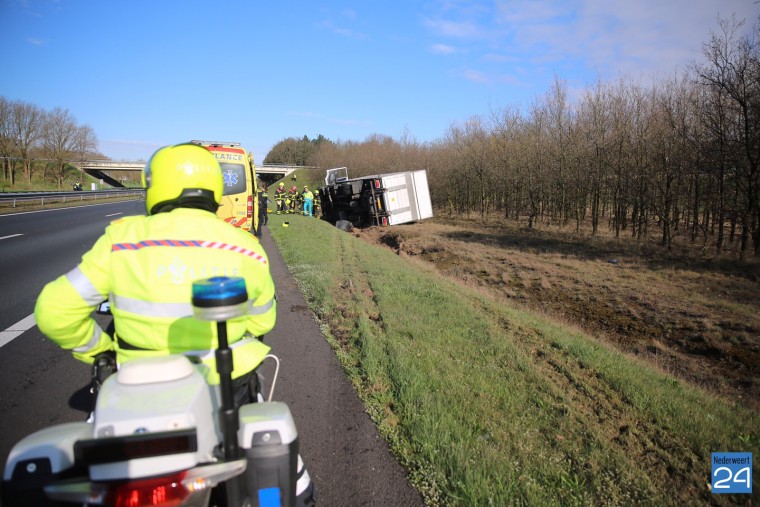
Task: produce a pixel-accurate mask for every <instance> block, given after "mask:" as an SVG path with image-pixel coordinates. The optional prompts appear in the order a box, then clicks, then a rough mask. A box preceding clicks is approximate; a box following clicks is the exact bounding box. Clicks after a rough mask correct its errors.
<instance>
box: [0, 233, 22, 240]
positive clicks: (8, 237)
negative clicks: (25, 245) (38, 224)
mask: <svg viewBox="0 0 760 507" xmlns="http://www.w3.org/2000/svg"><path fill="white" fill-rule="evenodd" d="M16 236H23V234H11V235H10V236H3V237H1V238H0V239H10V238H15V237H16Z"/></svg>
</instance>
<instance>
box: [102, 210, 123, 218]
mask: <svg viewBox="0 0 760 507" xmlns="http://www.w3.org/2000/svg"><path fill="white" fill-rule="evenodd" d="M123 214H124V213H122V212H121V211H120V212H118V213H111V214H110V215H106V217H115V216H117V215H123Z"/></svg>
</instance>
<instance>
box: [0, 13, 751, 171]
mask: <svg viewBox="0 0 760 507" xmlns="http://www.w3.org/2000/svg"><path fill="white" fill-rule="evenodd" d="M732 15H735V16H736V18H737V19H745V20H746V25H745V28H746V29H747V31H749V28H750V27H751V26H752V24H753V23H754V22H755V21H756V20H757V19H758V15H760V2H759V1H755V0H566V1H560V0H557V1H549V0H526V1H520V0H512V1H509V0H505V1H493V0H492V1H480V0H405V1H401V0H398V1H378V0H375V1H372V0H365V1H353V2H350V1H341V0H308V1H305V0H298V1H291V2H286V1H272V0H208V1H200V0H184V1H172V0H150V1H147V0H122V1H118V0H111V1H102V0H0V64H1V67H0V69H2V70H0V72H1V74H0V95H2V96H4V97H6V98H7V99H9V100H21V101H24V102H27V103H31V104H34V105H37V106H39V107H41V108H43V109H45V110H53V109H55V108H61V109H65V110H68V111H69V113H70V114H71V115H72V116H73V117H74V118H75V120H76V121H77V123H78V124H79V125H89V126H90V127H92V129H93V130H94V132H95V134H96V136H97V138H98V144H99V150H100V152H101V153H102V154H104V155H106V156H108V157H110V158H112V159H114V160H120V161H138V160H146V159H148V158H149V157H150V155H151V154H152V153H153V152H154V151H155V150H156V149H158V148H159V147H161V146H164V145H167V144H174V143H179V142H185V141H188V140H191V139H204V140H216V141H236V142H240V143H241V144H242V145H243V146H244V147H245V148H246V149H248V150H250V151H252V152H253V153H254V157H255V161H256V163H258V164H260V163H261V162H262V161H263V159H264V157H265V156H266V154H267V153H268V152H269V150H270V149H271V148H272V147H273V146H274V145H275V144H277V143H278V142H280V141H282V140H283V139H286V138H288V137H295V138H302V137H303V136H307V137H309V138H310V139H313V138H316V137H317V136H318V135H323V136H325V137H326V138H328V139H331V140H333V141H343V142H346V141H357V142H361V141H363V140H365V139H366V138H367V137H369V136H371V135H375V134H379V135H385V136H390V137H393V138H395V139H410V140H413V141H417V142H421V143H427V142H435V141H436V140H440V139H443V138H444V137H445V136H446V132H447V130H448V129H449V127H450V126H451V125H453V124H459V123H461V122H464V121H467V120H468V119H469V118H472V117H489V116H490V114H491V112H493V111H498V110H501V109H504V108H507V107H518V108H523V107H527V106H528V105H529V104H530V103H531V102H533V101H535V100H537V99H540V98H541V97H543V96H544V95H545V94H546V93H547V92H548V91H549V90H550V88H551V86H552V84H553V83H554V82H555V80H556V79H560V80H562V81H563V82H565V83H566V86H567V89H568V90H569V94H570V96H571V98H572V96H573V94H576V95H580V92H581V91H582V90H584V89H587V88H589V87H591V86H593V84H594V83H595V82H597V81H599V80H601V81H605V82H606V81H609V82H613V81H616V80H617V79H620V78H621V77H622V78H625V79H630V80H632V81H634V82H636V83H641V84H643V85H649V84H651V83H653V82H658V81H662V80H664V79H666V78H668V77H671V76H673V75H674V73H680V72H682V71H683V70H685V69H686V68H688V66H689V64H690V63H691V62H694V61H700V59H701V50H702V45H703V44H704V43H706V42H707V41H708V40H709V38H710V34H711V32H716V31H719V26H718V24H717V19H718V17H719V16H720V17H722V18H730V17H731V16H732Z"/></svg>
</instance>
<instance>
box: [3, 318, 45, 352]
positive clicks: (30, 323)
mask: <svg viewBox="0 0 760 507" xmlns="http://www.w3.org/2000/svg"><path fill="white" fill-rule="evenodd" d="M36 324H37V323H36V322H35V321H34V314H31V315H29V316H28V317H26V318H25V319H22V320H20V321H18V322H16V323H15V324H13V325H12V326H11V327H9V328H8V329H6V330H5V331H0V347H2V346H3V345H7V344H8V343H10V342H11V340H13V339H14V338H16V337H17V336H19V335H20V334H21V333H23V332H24V331H28V330H29V329H31V328H32V327H34V326H35V325H36Z"/></svg>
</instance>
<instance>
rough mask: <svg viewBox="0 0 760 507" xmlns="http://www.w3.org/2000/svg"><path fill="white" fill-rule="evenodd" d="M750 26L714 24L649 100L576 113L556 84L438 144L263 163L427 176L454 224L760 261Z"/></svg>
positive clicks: (592, 102)
mask: <svg viewBox="0 0 760 507" xmlns="http://www.w3.org/2000/svg"><path fill="white" fill-rule="evenodd" d="M743 24H744V22H742V21H737V20H736V19H733V18H732V19H720V20H718V26H719V29H718V30H717V31H715V32H713V33H712V34H711V36H710V39H709V41H708V42H707V43H705V44H704V45H703V57H704V58H703V60H702V61H699V62H694V63H692V65H690V67H689V68H688V69H686V70H685V71H683V72H682V73H680V74H675V73H674V75H673V76H672V77H670V78H668V79H665V80H663V81H661V82H657V83H654V84H652V85H651V86H642V85H641V84H638V83H634V82H631V80H629V79H625V78H620V79H618V80H617V81H615V82H602V81H597V82H596V83H594V84H593V85H592V86H589V87H588V88H587V89H585V90H583V91H582V92H581V93H580V95H579V96H578V97H577V98H575V99H574V100H571V99H570V97H569V96H568V91H567V85H566V83H565V82H564V81H562V80H561V79H559V78H556V79H555V82H554V84H553V86H552V87H551V89H550V90H549V91H547V92H546V94H545V95H544V96H541V97H538V98H536V99H535V100H534V101H533V102H532V103H531V104H530V105H529V106H528V107H523V108H520V107H517V106H512V107H506V108H502V109H499V110H493V111H491V113H490V114H489V115H488V116H487V117H472V118H470V119H468V120H466V121H464V122H460V123H454V124H451V125H450V126H449V128H448V130H447V132H446V135H445V136H444V138H443V139H440V140H437V141H435V142H432V143H419V142H417V141H415V140H414V139H413V138H411V137H410V136H409V134H408V133H405V134H404V135H402V136H401V138H400V139H393V138H391V137H388V136H381V135H373V136H370V137H368V138H367V139H365V140H364V141H362V142H355V141H345V142H342V141H338V142H332V141H330V140H328V139H325V138H324V137H322V136H320V138H319V139H320V141H319V143H317V142H316V140H309V139H308V138H307V137H306V136H304V138H303V139H300V140H296V139H293V138H291V139H289V140H286V141H285V142H283V143H284V145H283V146H280V145H278V146H275V148H273V150H272V152H270V154H269V155H268V156H267V160H269V161H271V162H270V163H295V161H294V160H286V157H287V154H288V153H295V152H298V153H300V154H301V155H302V158H301V159H299V160H302V161H303V165H315V166H319V167H322V168H329V167H341V166H347V167H348V168H349V176H351V177H356V176H365V175H369V174H377V173H387V172H394V171H406V170H410V169H418V168H424V169H426V170H427V172H428V180H429V182H430V188H431V196H432V199H433V203H434V206H435V207H436V208H437V209H439V210H446V212H448V213H451V214H462V215H470V214H479V215H480V216H481V217H482V218H483V219H487V218H488V217H489V216H493V215H494V214H498V215H501V216H504V217H506V218H513V219H524V220H526V221H527V224H528V227H533V226H534V225H536V224H537V223H539V222H540V223H543V224H558V225H570V226H574V227H575V228H576V229H577V230H580V229H581V228H582V227H583V228H589V229H590V231H591V233H592V234H597V233H598V232H599V230H600V227H607V228H608V230H610V231H612V232H613V233H614V235H615V236H616V237H621V236H628V237H632V238H635V239H641V238H643V237H651V236H655V237H657V238H658V240H659V242H660V244H661V245H663V246H664V247H667V248H670V247H671V245H672V241H673V239H674V238H675V237H681V238H685V239H687V240H688V241H690V242H692V243H697V244H699V243H701V244H702V246H703V247H704V248H713V249H715V250H716V251H718V252H721V251H724V250H727V249H728V247H729V245H730V247H731V249H733V250H737V251H738V252H739V254H740V256H741V257H742V258H744V257H745V256H746V254H747V253H748V252H750V253H752V254H753V255H755V256H760V46H759V44H760V18H758V20H757V21H756V22H755V24H754V25H753V26H752V30H751V31H750V33H749V34H746V33H744V32H742V27H743ZM285 145H286V146H287V147H289V148H290V150H291V151H290V152H287V150H285V149H284V148H285V147H286V146H285Z"/></svg>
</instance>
